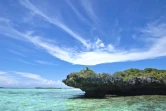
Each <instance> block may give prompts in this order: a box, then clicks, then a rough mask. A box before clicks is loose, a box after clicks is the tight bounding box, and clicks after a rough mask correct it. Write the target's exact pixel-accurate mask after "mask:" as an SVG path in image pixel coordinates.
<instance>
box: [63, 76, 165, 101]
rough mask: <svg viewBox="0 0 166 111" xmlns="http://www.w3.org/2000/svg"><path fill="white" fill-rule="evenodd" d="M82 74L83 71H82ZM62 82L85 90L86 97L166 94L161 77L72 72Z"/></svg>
mask: <svg viewBox="0 0 166 111" xmlns="http://www.w3.org/2000/svg"><path fill="white" fill-rule="evenodd" d="M82 74H84V73H82ZM63 82H64V83H65V84H66V85H68V86H71V87H74V88H80V89H81V90H82V91H85V96H86V97H101V98H102V97H104V96H105V95H106V94H112V95H147V94H148V95H152V94H156V95H157V94H158V95H159V94H160V95H166V84H165V83H164V81H163V80H162V79H157V78H156V77H153V76H147V77H142V76H139V77H131V78H130V79H128V80H124V78H123V77H120V76H119V77H118V76H114V75H109V74H90V75H86V76H85V75H81V74H78V73H72V74H69V75H68V76H67V78H66V79H64V80H63Z"/></svg>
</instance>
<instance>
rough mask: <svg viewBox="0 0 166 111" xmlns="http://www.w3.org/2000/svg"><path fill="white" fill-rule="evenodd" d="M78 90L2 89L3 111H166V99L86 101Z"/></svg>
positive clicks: (157, 97)
mask: <svg viewBox="0 0 166 111" xmlns="http://www.w3.org/2000/svg"><path fill="white" fill-rule="evenodd" d="M83 94H84V92H82V91H80V90H77V89H0V111H166V96H157V95H155V96H135V97H108V96H107V97H106V98H105V99H86V98H83V97H82V95H83Z"/></svg>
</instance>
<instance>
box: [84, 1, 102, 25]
mask: <svg viewBox="0 0 166 111" xmlns="http://www.w3.org/2000/svg"><path fill="white" fill-rule="evenodd" d="M81 3H82V6H83V7H84V10H85V11H86V12H87V14H88V16H89V18H90V19H91V20H92V21H93V22H95V23H97V24H98V23H100V20H99V18H98V17H97V15H96V13H95V11H94V10H93V9H94V8H93V5H92V0H81Z"/></svg>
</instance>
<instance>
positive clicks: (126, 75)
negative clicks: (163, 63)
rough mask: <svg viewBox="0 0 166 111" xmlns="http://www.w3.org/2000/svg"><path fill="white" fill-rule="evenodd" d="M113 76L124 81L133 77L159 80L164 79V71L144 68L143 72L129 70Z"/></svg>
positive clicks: (165, 72)
mask: <svg viewBox="0 0 166 111" xmlns="http://www.w3.org/2000/svg"><path fill="white" fill-rule="evenodd" d="M113 75H114V76H117V77H122V78H123V80H125V81H126V80H129V79H131V78H134V77H155V78H157V79H158V80H161V79H166V70H159V69H154V68H145V69H144V70H140V69H135V68H131V69H128V70H125V71H119V72H115V73H114V74H113Z"/></svg>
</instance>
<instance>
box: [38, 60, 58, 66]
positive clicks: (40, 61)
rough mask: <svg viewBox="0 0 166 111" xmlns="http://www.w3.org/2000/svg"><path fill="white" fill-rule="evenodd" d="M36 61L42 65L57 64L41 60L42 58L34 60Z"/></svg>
mask: <svg viewBox="0 0 166 111" xmlns="http://www.w3.org/2000/svg"><path fill="white" fill-rule="evenodd" d="M36 62H37V63H39V64H44V65H56V66H57V65H58V64H54V63H51V62H47V61H42V60H36Z"/></svg>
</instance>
